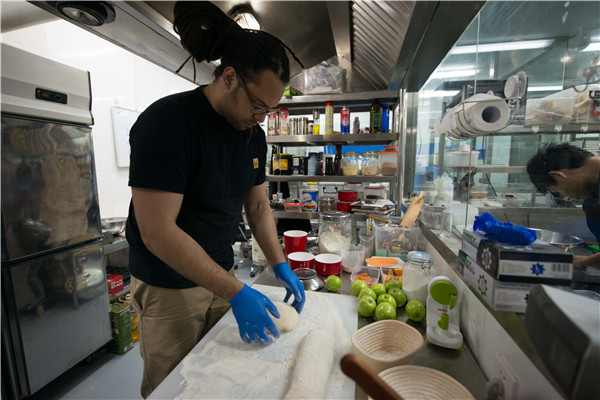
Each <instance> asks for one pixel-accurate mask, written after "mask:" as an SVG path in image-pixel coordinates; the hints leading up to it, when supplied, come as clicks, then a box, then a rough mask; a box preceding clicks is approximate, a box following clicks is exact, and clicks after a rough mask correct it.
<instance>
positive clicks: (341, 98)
mask: <svg viewBox="0 0 600 400" xmlns="http://www.w3.org/2000/svg"><path fill="white" fill-rule="evenodd" d="M374 99H379V100H380V101H381V102H382V103H390V104H393V107H391V109H392V110H393V109H394V108H395V107H396V105H397V104H398V103H399V102H400V97H399V93H398V92H396V91H390V90H384V91H370V92H357V93H344V94H339V95H335V94H334V95H309V96H294V97H291V98H285V97H284V98H282V99H281V102H280V103H279V107H284V108H287V109H288V112H289V114H290V115H300V114H311V113H312V111H313V110H315V109H318V110H320V111H321V112H322V113H323V112H324V109H325V103H326V102H328V101H333V102H334V109H336V112H339V109H341V107H342V106H343V105H344V104H347V105H348V106H350V107H351V109H352V111H353V112H357V111H369V109H370V107H371V103H372V102H373V100H374ZM390 126H391V127H393V126H394V124H392V121H391V118H390ZM399 138H400V134H399V133H398V132H395V133H371V134H349V135H342V134H341V133H339V132H334V133H333V134H330V135H293V136H267V144H269V145H275V146H278V148H279V151H280V152H281V151H282V150H283V148H284V147H304V146H336V147H338V146H339V147H341V146H343V145H346V146H348V145H349V146H352V145H367V146H368V145H390V144H393V143H395V142H396V141H398V140H399ZM398 165H399V166H400V158H399V159H398ZM398 171H401V169H400V168H398ZM400 178H401V176H400V172H398V174H396V175H395V176H363V175H355V176H337V175H335V176H331V175H327V176H314V175H312V176H311V175H267V181H269V182H297V183H299V182H381V183H389V184H390V185H393V187H394V189H395V193H396V196H394V197H395V198H394V200H396V202H397V203H398V204H399V203H400V202H399V201H398V199H400V196H401V194H400V192H401V190H400ZM273 213H274V215H275V217H276V218H309V219H316V218H318V216H319V214H318V213H313V212H302V213H293V212H285V211H283V210H273Z"/></svg>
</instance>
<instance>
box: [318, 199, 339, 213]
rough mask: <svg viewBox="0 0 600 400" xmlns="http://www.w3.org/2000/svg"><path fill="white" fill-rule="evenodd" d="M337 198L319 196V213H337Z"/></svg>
mask: <svg viewBox="0 0 600 400" xmlns="http://www.w3.org/2000/svg"><path fill="white" fill-rule="evenodd" d="M335 209H336V204H335V197H333V196H319V211H320V212H324V211H335Z"/></svg>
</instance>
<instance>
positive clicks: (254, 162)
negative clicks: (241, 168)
mask: <svg viewBox="0 0 600 400" xmlns="http://www.w3.org/2000/svg"><path fill="white" fill-rule="evenodd" d="M252 163H253V164H254V169H257V168H258V158H253V159H252Z"/></svg>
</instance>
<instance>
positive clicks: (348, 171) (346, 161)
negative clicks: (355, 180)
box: [342, 151, 358, 176]
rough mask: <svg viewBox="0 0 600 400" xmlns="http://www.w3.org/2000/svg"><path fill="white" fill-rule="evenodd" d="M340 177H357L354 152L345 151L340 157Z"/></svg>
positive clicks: (356, 155)
mask: <svg viewBox="0 0 600 400" xmlns="http://www.w3.org/2000/svg"><path fill="white" fill-rule="evenodd" d="M342 175H344V176H354V175H358V153H357V152H355V151H347V152H345V153H344V156H343V157H342Z"/></svg>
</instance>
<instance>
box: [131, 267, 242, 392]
mask: <svg viewBox="0 0 600 400" xmlns="http://www.w3.org/2000/svg"><path fill="white" fill-rule="evenodd" d="M230 272H231V273H232V274H234V273H235V272H234V269H233V268H231V271H230ZM131 294H132V303H133V306H134V308H135V311H136V312H137V315H138V326H139V328H138V329H139V331H140V342H139V343H140V354H141V355H142V359H143V360H144V375H143V379H142V387H141V394H142V397H143V398H146V397H148V396H149V395H150V393H152V391H153V390H154V389H156V387H157V386H158V385H159V384H160V383H161V382H162V381H163V379H165V378H166V377H167V375H168V374H169V373H170V372H171V371H172V370H173V369H174V368H175V367H176V366H177V364H179V362H180V361H181V360H182V359H183V358H184V357H185V356H186V355H187V354H188V353H189V352H190V351H191V350H192V349H193V348H194V346H195V345H196V344H197V343H198V342H199V341H200V339H201V338H202V337H203V336H204V335H205V334H206V333H207V332H208V331H209V330H210V328H212V327H213V326H214V325H215V324H216V323H217V322H218V321H219V319H221V317H222V316H223V315H224V314H225V313H226V312H227V310H229V308H230V305H229V303H228V302H227V301H225V300H224V299H223V298H221V297H219V296H217V295H216V294H214V293H213V292H211V291H210V290H207V289H204V288H202V287H200V286H197V287H193V288H189V289H165V288H160V287H156V286H151V285H148V284H146V283H144V282H142V281H141V280H139V279H136V278H134V277H133V276H132V277H131Z"/></svg>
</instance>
